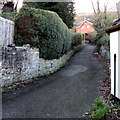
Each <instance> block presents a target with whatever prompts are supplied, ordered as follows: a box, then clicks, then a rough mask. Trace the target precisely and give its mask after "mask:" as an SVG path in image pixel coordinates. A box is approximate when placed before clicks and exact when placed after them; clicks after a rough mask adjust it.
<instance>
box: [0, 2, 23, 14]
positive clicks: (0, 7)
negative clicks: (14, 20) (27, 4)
mask: <svg viewBox="0 0 120 120" xmlns="http://www.w3.org/2000/svg"><path fill="white" fill-rule="evenodd" d="M22 6H23V0H1V1H0V13H2V12H13V11H17V12H18V11H19V10H20V8H21V7H22Z"/></svg>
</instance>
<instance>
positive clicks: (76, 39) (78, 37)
mask: <svg viewBox="0 0 120 120" xmlns="http://www.w3.org/2000/svg"><path fill="white" fill-rule="evenodd" d="M82 40H83V36H82V34H80V33H74V34H72V46H73V47H74V46H77V45H80V44H82Z"/></svg>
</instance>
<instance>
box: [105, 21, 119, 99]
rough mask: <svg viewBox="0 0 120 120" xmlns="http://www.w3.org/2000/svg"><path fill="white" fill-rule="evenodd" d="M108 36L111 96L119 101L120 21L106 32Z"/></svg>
mask: <svg viewBox="0 0 120 120" xmlns="http://www.w3.org/2000/svg"><path fill="white" fill-rule="evenodd" d="M106 32H107V33H109V34H110V58H111V59H110V65H111V94H112V96H113V97H114V98H115V99H118V101H119V100H120V19H118V20H117V21H116V23H115V24H113V26H112V27H110V28H108V29H107V30H106Z"/></svg>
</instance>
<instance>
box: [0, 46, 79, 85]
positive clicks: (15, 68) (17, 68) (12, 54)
mask: <svg viewBox="0 0 120 120" xmlns="http://www.w3.org/2000/svg"><path fill="white" fill-rule="evenodd" d="M80 48H81V46H79V47H77V48H76V49H74V50H70V51H69V52H68V53H67V54H65V55H63V56H62V57H60V58H59V59H53V60H44V59H42V58H39V50H38V49H37V48H34V49H33V48H30V46H29V45H26V46H23V47H15V46H11V47H5V48H2V71H1V72H2V76H1V77H2V87H5V86H9V85H11V84H13V83H20V82H27V81H29V80H30V79H31V78H34V77H37V76H45V75H49V74H50V73H53V72H55V71H57V70H58V69H59V68H60V67H62V66H64V65H65V64H66V62H67V61H68V60H69V59H70V58H71V56H72V55H73V54H74V52H75V51H76V50H78V49H80Z"/></svg>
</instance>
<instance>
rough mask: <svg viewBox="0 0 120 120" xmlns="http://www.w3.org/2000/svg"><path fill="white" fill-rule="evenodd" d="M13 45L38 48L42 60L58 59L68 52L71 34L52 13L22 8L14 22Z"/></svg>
mask: <svg viewBox="0 0 120 120" xmlns="http://www.w3.org/2000/svg"><path fill="white" fill-rule="evenodd" d="M15 44H16V45H19V46H22V45H23V44H30V45H31V46H33V47H38V48H39V53H40V57H41V58H44V59H54V58H59V57H61V56H62V55H63V54H65V53H66V52H67V51H69V50H70V48H71V44H72V40H71V33H70V31H69V29H68V27H67V26H66V25H65V24H64V22H63V21H62V19H61V18H60V17H59V16H58V15H57V14H56V13H54V12H51V11H46V10H41V9H35V8H28V7H26V8H25V7H23V8H22V9H21V10H20V12H19V14H18V15H17V17H16V20H15Z"/></svg>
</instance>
